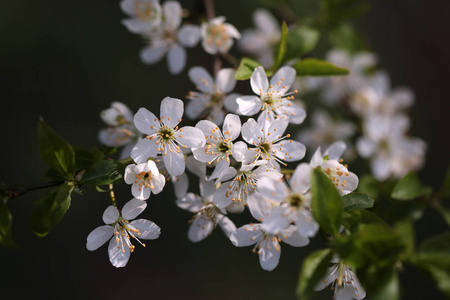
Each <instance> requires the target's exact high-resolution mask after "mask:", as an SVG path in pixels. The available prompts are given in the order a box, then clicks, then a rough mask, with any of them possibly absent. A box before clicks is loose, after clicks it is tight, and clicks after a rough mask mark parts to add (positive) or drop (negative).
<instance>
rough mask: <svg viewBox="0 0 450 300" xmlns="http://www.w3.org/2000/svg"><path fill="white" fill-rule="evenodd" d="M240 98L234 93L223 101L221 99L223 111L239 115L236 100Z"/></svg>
mask: <svg viewBox="0 0 450 300" xmlns="http://www.w3.org/2000/svg"><path fill="white" fill-rule="evenodd" d="M240 96H241V95H239V94H236V93H232V94H229V95H227V96H226V97H225V99H223V106H224V107H225V109H227V110H228V111H229V112H232V113H235V114H239V105H238V104H237V102H236V100H237V98H239V97H240Z"/></svg>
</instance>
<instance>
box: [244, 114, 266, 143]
mask: <svg viewBox="0 0 450 300" xmlns="http://www.w3.org/2000/svg"><path fill="white" fill-rule="evenodd" d="M260 132H261V130H260V128H259V126H258V124H257V123H256V121H255V119H252V118H249V119H248V120H247V122H245V123H244V124H243V125H242V128H241V133H242V138H243V139H244V141H246V142H247V143H249V144H250V145H252V144H253V143H258V142H259V140H258V136H259V135H260Z"/></svg>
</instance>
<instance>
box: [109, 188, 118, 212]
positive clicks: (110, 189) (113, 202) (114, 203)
mask: <svg viewBox="0 0 450 300" xmlns="http://www.w3.org/2000/svg"><path fill="white" fill-rule="evenodd" d="M113 188H114V186H113V185H112V184H110V185H109V195H110V196H111V202H112V205H113V206H114V207H115V208H117V203H116V196H115V195H114V189H113Z"/></svg>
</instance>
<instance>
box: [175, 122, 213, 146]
mask: <svg viewBox="0 0 450 300" xmlns="http://www.w3.org/2000/svg"><path fill="white" fill-rule="evenodd" d="M175 138H176V141H177V142H178V143H180V144H181V145H183V146H187V147H188V148H200V147H203V146H204V145H205V143H206V140H205V134H204V133H203V131H201V130H200V129H198V128H195V127H192V126H184V127H183V128H180V129H179V130H178V131H177V132H175Z"/></svg>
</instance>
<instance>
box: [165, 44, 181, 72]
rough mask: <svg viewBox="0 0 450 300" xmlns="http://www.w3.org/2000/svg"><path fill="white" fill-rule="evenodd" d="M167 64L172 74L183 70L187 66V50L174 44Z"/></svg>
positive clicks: (168, 55)
mask: <svg viewBox="0 0 450 300" xmlns="http://www.w3.org/2000/svg"><path fill="white" fill-rule="evenodd" d="M167 66H168V67H169V72H170V74H173V75H176V74H179V73H180V72H181V71H183V69H184V67H185V66H186V50H185V49H184V48H183V47H181V46H179V45H174V46H173V47H172V49H170V50H169V53H168V54H167Z"/></svg>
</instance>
